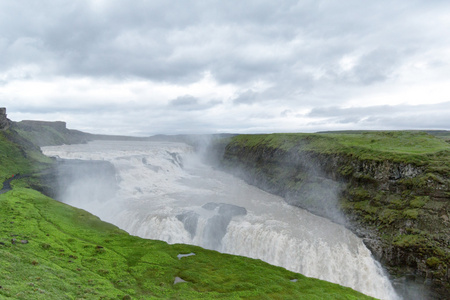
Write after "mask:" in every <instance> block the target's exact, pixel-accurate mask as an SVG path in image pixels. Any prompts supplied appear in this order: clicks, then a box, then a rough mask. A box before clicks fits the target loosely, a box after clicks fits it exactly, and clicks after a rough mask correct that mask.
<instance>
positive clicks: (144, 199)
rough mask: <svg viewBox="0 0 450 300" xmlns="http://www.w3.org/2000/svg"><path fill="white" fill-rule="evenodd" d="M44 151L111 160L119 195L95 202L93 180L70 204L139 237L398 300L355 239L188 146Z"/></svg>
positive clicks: (77, 187)
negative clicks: (259, 263) (214, 165)
mask: <svg viewBox="0 0 450 300" xmlns="http://www.w3.org/2000/svg"><path fill="white" fill-rule="evenodd" d="M42 150H43V152H44V154H46V155H48V156H57V157H60V158H64V159H82V160H106V161H109V162H111V163H112V164H113V165H114V167H115V169H116V176H117V179H118V182H119V189H118V191H117V192H116V195H115V196H114V197H112V198H108V199H104V198H102V197H96V196H93V195H102V194H103V193H102V191H101V189H103V188H105V185H104V184H103V185H102V184H101V182H99V181H98V180H96V178H87V180H77V181H76V182H73V183H72V184H71V185H70V186H68V187H67V188H66V190H65V191H64V194H63V196H62V199H63V201H64V202H66V203H68V204H70V205H73V206H75V207H79V208H83V209H85V210H87V211H90V212H91V213H93V214H95V215H97V216H99V217H100V218H101V219H103V220H105V221H108V222H110V223H113V224H115V225H117V226H119V227H120V228H122V229H124V230H126V231H128V232H129V233H131V234H134V235H138V236H141V237H144V238H150V239H158V240H163V241H166V242H168V243H187V244H194V245H198V246H201V247H205V248H209V249H214V250H218V251H221V252H226V253H231V254H236V255H243V256H248V257H253V258H258V259H261V260H264V261H266V262H268V263H271V264H274V265H278V266H281V267H284V268H286V269H289V270H292V271H295V272H299V273H302V274H304V275H306V276H310V277H315V278H319V279H324V280H327V281H330V282H335V283H338V284H341V285H344V286H348V287H351V288H353V289H355V290H358V291H361V292H363V293H365V294H367V295H371V296H374V297H377V298H380V299H397V298H398V297H397V296H396V294H395V292H394V290H393V288H392V285H391V283H390V282H389V280H388V278H387V277H386V276H385V275H384V274H383V270H382V268H381V267H380V266H379V264H378V263H377V262H376V261H375V260H374V259H373V258H372V256H371V254H370V251H369V250H368V249H367V248H366V247H365V246H364V244H363V243H362V241H361V240H360V239H359V238H357V237H356V236H355V235H354V234H353V233H351V232H350V231H348V230H347V229H345V228H344V227H343V226H340V225H337V224H335V223H332V222H330V221H328V220H327V219H324V218H321V217H318V216H315V215H312V214H310V213H308V212H307V211H304V210H302V209H299V208H296V207H293V206H290V205H288V204H286V203H285V202H284V200H283V199H282V198H280V197H277V196H274V195H271V194H268V193H266V192H264V191H262V190H260V189H258V188H256V187H253V186H250V185H248V184H246V183H245V182H243V181H242V180H239V179H237V178H235V177H233V176H231V175H229V174H226V173H223V172H220V171H217V170H214V169H212V168H211V167H209V166H207V165H204V164H202V163H201V162H200V160H199V159H198V157H197V156H196V155H195V153H194V152H193V150H192V148H191V147H190V146H188V145H185V144H180V143H163V142H116V141H115V142H106V141H96V142H91V143H88V144H83V145H64V146H54V147H44V148H43V149H42ZM92 176H94V175H92ZM96 189H100V190H96Z"/></svg>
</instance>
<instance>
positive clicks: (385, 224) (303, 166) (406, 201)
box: [215, 131, 450, 299]
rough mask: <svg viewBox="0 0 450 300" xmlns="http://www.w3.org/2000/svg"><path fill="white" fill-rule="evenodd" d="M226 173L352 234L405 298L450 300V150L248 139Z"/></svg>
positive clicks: (400, 135)
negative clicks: (367, 249) (357, 237)
mask: <svg viewBox="0 0 450 300" xmlns="http://www.w3.org/2000/svg"><path fill="white" fill-rule="evenodd" d="M223 145H225V149H224V150H222V152H221V151H219V149H215V151H217V152H218V153H223V157H222V160H221V165H222V167H224V168H226V169H227V170H229V171H232V172H233V173H235V174H237V175H238V176H240V177H242V178H243V179H245V180H246V181H247V182H249V183H251V184H254V185H256V186H258V187H260V188H262V189H264V190H266V191H268V192H271V193H274V194H277V195H280V196H283V197H284V198H285V199H286V201H287V202H288V203H290V204H292V205H296V206H299V207H301V208H304V209H307V210H309V211H311V212H313V213H315V214H318V215H321V216H324V217H327V218H329V219H331V220H333V221H335V222H338V223H342V224H344V225H346V226H347V227H349V228H350V229H351V230H352V231H353V232H355V233H356V234H357V235H358V236H360V237H361V238H363V239H364V242H365V243H366V245H367V246H368V248H369V249H371V251H372V253H373V254H374V256H375V257H376V258H377V259H378V260H379V261H380V262H381V263H382V264H383V265H384V266H385V268H386V269H387V270H388V272H389V273H390V275H391V277H392V278H393V282H394V284H395V286H396V288H397V290H398V292H399V293H400V294H402V295H403V296H404V297H405V299H413V298H414V299H418V297H417V296H418V295H421V296H422V298H423V299H447V298H446V297H447V296H448V295H449V294H450V288H449V287H450V285H449V278H450V276H449V270H448V266H449V264H450V259H449V258H450V250H449V245H450V241H449V239H450V222H449V208H450V207H449V203H450V145H449V143H448V142H446V140H445V137H442V138H438V137H434V136H432V135H430V134H427V133H424V132H405V131H399V132H362V133H354V134H352V133H350V134H333V133H326V134H325V133H322V134H272V135H241V136H237V137H234V138H232V139H230V140H229V142H228V143H226V144H223Z"/></svg>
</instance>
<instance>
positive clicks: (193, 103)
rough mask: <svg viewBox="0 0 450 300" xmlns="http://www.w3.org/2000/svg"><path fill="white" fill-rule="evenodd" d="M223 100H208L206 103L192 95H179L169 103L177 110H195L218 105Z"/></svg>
mask: <svg viewBox="0 0 450 300" xmlns="http://www.w3.org/2000/svg"><path fill="white" fill-rule="evenodd" d="M221 103H222V102H221V101H217V100H216V101H214V100H213V101H207V102H205V103H201V102H200V100H199V99H197V98H195V97H193V96H190V95H184V96H180V97H177V98H176V99H173V100H171V101H170V102H169V105H170V106H171V107H173V108H175V109H177V110H186V111H193V110H205V109H209V108H212V107H214V106H216V105H219V104H221Z"/></svg>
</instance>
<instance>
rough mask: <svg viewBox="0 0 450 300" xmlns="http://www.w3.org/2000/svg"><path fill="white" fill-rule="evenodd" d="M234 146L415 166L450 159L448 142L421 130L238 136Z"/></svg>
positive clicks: (234, 139) (233, 140) (232, 142)
mask: <svg viewBox="0 0 450 300" xmlns="http://www.w3.org/2000/svg"><path fill="white" fill-rule="evenodd" d="M233 145H241V146H242V145H245V147H254V146H261V145H265V146H268V147H271V148H275V149H283V150H285V151H314V152H319V153H339V154H347V155H352V156H355V157H356V158H360V159H373V160H383V159H390V160H393V161H398V162H406V163H408V162H410V163H415V164H423V162H424V161H430V156H432V157H433V158H438V157H441V158H445V159H448V157H449V154H450V144H449V143H447V142H445V140H443V139H441V138H438V137H435V136H432V135H430V134H427V133H425V132H419V131H373V132H370V131H369V132H362V133H345V134H344V133H315V134H314V133H313V134H308V133H291V134H289V133H276V134H267V135H239V136H236V137H234V138H232V141H231V143H230V146H233Z"/></svg>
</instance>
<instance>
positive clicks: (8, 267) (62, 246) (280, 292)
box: [0, 132, 433, 299]
mask: <svg viewBox="0 0 450 300" xmlns="http://www.w3.org/2000/svg"><path fill="white" fill-rule="evenodd" d="M13 135H14V133H12V132H9V133H4V132H0V153H1V156H0V178H3V179H5V178H9V177H10V176H11V174H17V173H21V174H27V173H29V172H35V173H36V172H39V171H40V170H42V168H44V167H45V166H46V165H47V164H49V163H50V162H49V161H47V160H46V159H45V158H44V157H43V156H41V155H40V154H39V153H38V152H35V150H33V147H30V148H29V149H24V147H23V146H21V145H18V144H16V143H14V142H11V136H13ZM29 180H30V178H25V179H17V180H15V181H13V183H14V184H13V187H14V188H13V190H11V191H8V192H6V193H3V194H0V298H11V299H152V298H163V299H213V298H220V299H372V298H370V297H367V296H364V295H362V294H361V293H358V292H355V291H353V290H351V289H349V288H345V287H342V286H339V285H336V284H332V283H328V282H325V281H321V280H317V279H312V278H307V277H305V276H303V275H301V274H297V273H293V272H290V271H287V270H285V269H283V268H280V267H275V266H271V265H269V264H267V263H264V262H262V261H260V260H254V259H250V258H245V257H239V256H232V255H226V254H220V253H218V252H215V251H209V250H205V249H202V248H199V247H195V246H189V245H182V244H178V245H168V244H166V243H165V242H161V241H154V240H146V239H141V238H138V237H135V236H130V235H129V234H127V233H126V232H124V231H122V230H120V229H118V228H117V227H115V226H113V225H111V224H108V223H105V222H102V221H101V220H100V219H98V218H97V217H95V216H93V215H91V214H89V213H88V212H86V211H83V210H80V209H76V208H73V207H70V206H68V205H65V204H63V203H60V202H57V201H55V200H53V199H51V198H48V197H46V196H44V195H42V194H41V193H39V192H37V191H35V190H33V189H31V188H29ZM187 253H195V255H194V256H189V257H184V258H181V259H178V257H177V255H178V254H187ZM431 263H433V262H431ZM176 277H180V278H182V279H183V280H185V281H186V282H183V283H178V284H174V280H175V278H176ZM292 279H296V280H297V281H296V282H293V281H291V280H292Z"/></svg>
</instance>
